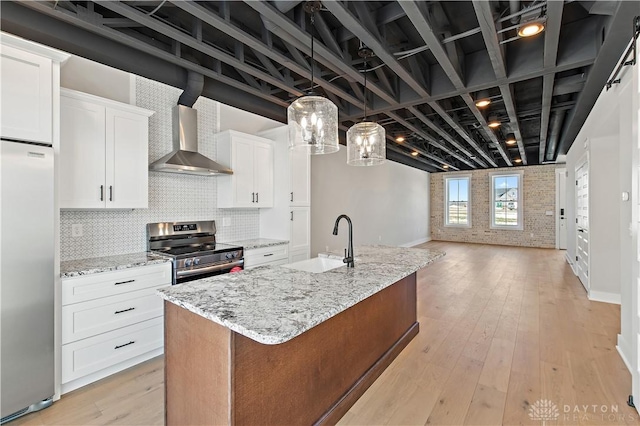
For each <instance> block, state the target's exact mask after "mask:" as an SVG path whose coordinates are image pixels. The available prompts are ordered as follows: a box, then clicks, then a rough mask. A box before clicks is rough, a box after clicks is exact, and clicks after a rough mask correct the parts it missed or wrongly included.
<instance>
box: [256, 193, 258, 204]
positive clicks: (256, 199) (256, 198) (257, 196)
mask: <svg viewBox="0 0 640 426" xmlns="http://www.w3.org/2000/svg"><path fill="white" fill-rule="evenodd" d="M257 202H258V193H257V192H256V203H257Z"/></svg>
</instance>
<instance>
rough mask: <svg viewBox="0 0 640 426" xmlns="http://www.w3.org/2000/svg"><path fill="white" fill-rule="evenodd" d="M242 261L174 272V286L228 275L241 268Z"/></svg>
mask: <svg viewBox="0 0 640 426" xmlns="http://www.w3.org/2000/svg"><path fill="white" fill-rule="evenodd" d="M243 266H244V260H243V259H240V260H234V261H232V262H224V263H216V264H213V265H207V266H202V267H200V268H190V269H183V270H181V271H180V270H179V271H176V282H175V283H176V284H182V283H186V282H189V281H195V280H199V279H202V278H207V277H213V276H214V275H222V274H228V273H229V272H230V271H231V270H232V269H233V268H235V267H239V268H243Z"/></svg>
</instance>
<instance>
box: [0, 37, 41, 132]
mask: <svg viewBox="0 0 640 426" xmlns="http://www.w3.org/2000/svg"><path fill="white" fill-rule="evenodd" d="M0 56H1V58H2V59H1V62H0V91H1V92H2V125H1V128H2V137H3V138H7V139H17V140H24V141H30V142H42V143H46V144H51V143H52V136H53V135H52V130H51V129H52V105H53V92H52V90H53V89H52V87H53V83H52V78H53V77H52V74H51V70H52V65H51V60H50V59H48V58H43V57H42V56H38V55H34V54H33V53H29V52H25V51H23V50H20V49H14V48H13V47H9V46H2V52H1V53H0Z"/></svg>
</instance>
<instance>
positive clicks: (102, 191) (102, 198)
mask: <svg viewBox="0 0 640 426" xmlns="http://www.w3.org/2000/svg"><path fill="white" fill-rule="evenodd" d="M100 201H104V185H100Z"/></svg>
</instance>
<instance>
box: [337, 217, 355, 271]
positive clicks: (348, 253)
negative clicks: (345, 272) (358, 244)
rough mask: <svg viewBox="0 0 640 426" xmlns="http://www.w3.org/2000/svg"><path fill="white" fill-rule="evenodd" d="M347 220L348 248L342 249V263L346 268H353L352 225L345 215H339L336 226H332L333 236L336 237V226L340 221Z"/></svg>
mask: <svg viewBox="0 0 640 426" xmlns="http://www.w3.org/2000/svg"><path fill="white" fill-rule="evenodd" d="M343 218H344V219H347V223H348V224H349V248H348V249H344V259H342V261H343V262H344V263H346V264H347V268H353V266H354V261H353V225H352V224H351V219H350V218H349V216H347V215H346V214H341V215H340V216H338V218H337V219H336V224H335V225H334V226H333V235H338V224H339V223H340V219H343Z"/></svg>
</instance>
